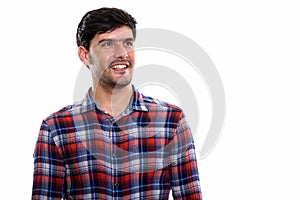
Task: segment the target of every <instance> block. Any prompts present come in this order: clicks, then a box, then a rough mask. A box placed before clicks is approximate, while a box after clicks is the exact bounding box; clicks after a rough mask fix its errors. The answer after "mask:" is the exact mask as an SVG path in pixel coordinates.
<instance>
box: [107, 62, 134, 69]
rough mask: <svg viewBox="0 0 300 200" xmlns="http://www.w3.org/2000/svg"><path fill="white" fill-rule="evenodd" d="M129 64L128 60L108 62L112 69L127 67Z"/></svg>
mask: <svg viewBox="0 0 300 200" xmlns="http://www.w3.org/2000/svg"><path fill="white" fill-rule="evenodd" d="M130 66H131V63H130V62H129V61H115V62H112V63H111V64H110V68H112V69H114V70H122V69H127V68H129V67H130Z"/></svg>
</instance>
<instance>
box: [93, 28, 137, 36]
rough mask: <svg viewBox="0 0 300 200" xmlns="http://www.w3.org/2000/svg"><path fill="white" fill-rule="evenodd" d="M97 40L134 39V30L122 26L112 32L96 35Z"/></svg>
mask: <svg viewBox="0 0 300 200" xmlns="http://www.w3.org/2000/svg"><path fill="white" fill-rule="evenodd" d="M95 38H96V39H124V38H133V34H132V30H131V28H130V27H128V26H121V27H119V28H116V29H114V30H112V31H109V32H106V33H102V34H96V35H95Z"/></svg>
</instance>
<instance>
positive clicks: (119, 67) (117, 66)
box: [112, 65, 127, 69]
mask: <svg viewBox="0 0 300 200" xmlns="http://www.w3.org/2000/svg"><path fill="white" fill-rule="evenodd" d="M126 67H127V66H126V65H115V66H113V67H112V68H113V69H124V68H126Z"/></svg>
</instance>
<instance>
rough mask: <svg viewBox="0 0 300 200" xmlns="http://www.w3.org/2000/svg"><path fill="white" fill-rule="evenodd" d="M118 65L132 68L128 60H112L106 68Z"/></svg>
mask: <svg viewBox="0 0 300 200" xmlns="http://www.w3.org/2000/svg"><path fill="white" fill-rule="evenodd" d="M120 64H122V65H128V66H129V67H131V66H132V63H131V62H130V61H129V60H114V61H112V62H111V63H110V64H109V65H108V67H112V66H114V65H120Z"/></svg>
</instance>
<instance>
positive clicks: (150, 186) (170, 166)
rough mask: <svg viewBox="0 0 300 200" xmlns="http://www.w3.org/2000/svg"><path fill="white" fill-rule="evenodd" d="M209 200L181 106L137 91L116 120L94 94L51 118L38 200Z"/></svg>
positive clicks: (40, 159)
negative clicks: (98, 102)
mask: <svg viewBox="0 0 300 200" xmlns="http://www.w3.org/2000/svg"><path fill="white" fill-rule="evenodd" d="M170 190H172V194H173V198H174V199H202V195H201V189H200V181H199V175H198V169H197V161H196V154H195V148H194V143H193V138H192V134H191V132H190V128H189V127H188V125H187V123H186V121H185V118H184V115H183V112H182V110H181V109H180V108H178V107H176V106H173V105H170V104H167V103H164V102H161V101H158V100H155V99H152V98H150V97H146V96H143V95H142V94H140V93H139V92H138V91H137V90H135V91H134V94H133V97H132V99H131V103H130V104H129V106H128V108H127V109H126V111H125V112H124V113H123V114H122V115H121V117H120V119H118V120H115V119H114V118H112V117H111V116H110V115H108V114H106V113H105V112H104V111H103V110H101V108H100V107H99V106H98V105H97V103H96V102H95V100H94V99H93V97H92V95H91V90H90V91H89V92H88V93H87V96H86V98H85V99H84V100H83V101H81V102H79V103H76V104H74V105H72V106H67V107H65V108H63V109H62V110H60V111H58V112H56V113H54V114H52V115H50V116H49V117H47V118H46V119H45V120H43V122H42V125H41V129H40V133H39V136H38V140H37V143H36V148H35V152H34V180H33V189H32V199H61V198H63V199H168V196H169V192H170Z"/></svg>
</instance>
